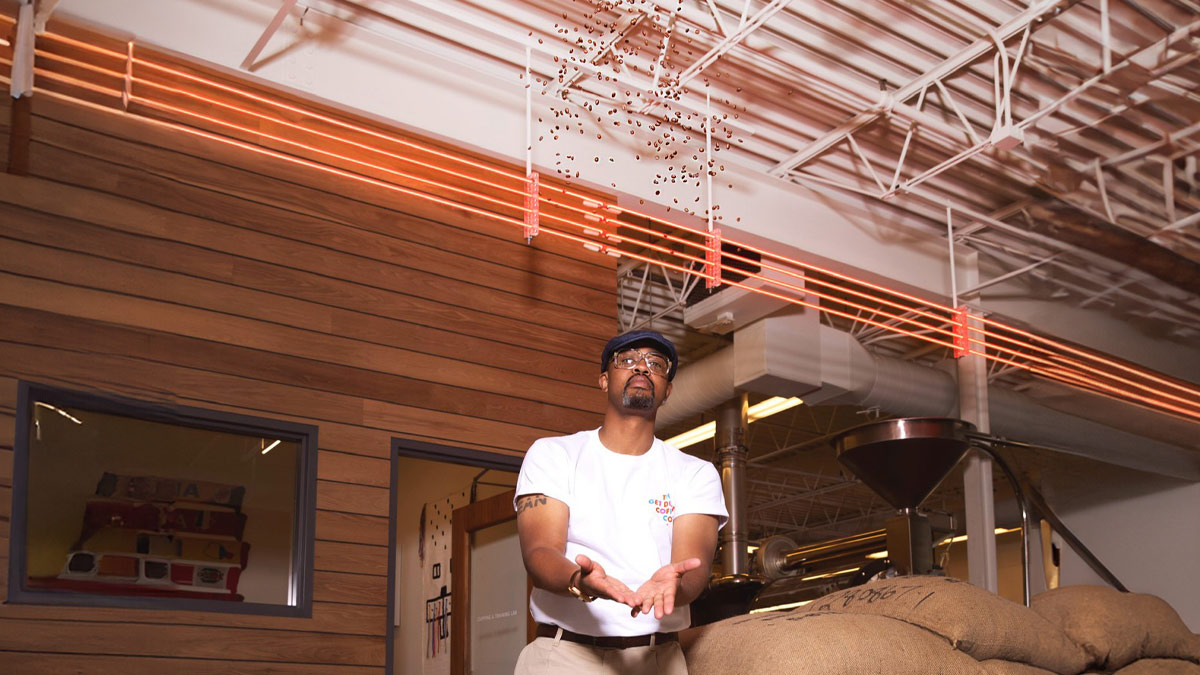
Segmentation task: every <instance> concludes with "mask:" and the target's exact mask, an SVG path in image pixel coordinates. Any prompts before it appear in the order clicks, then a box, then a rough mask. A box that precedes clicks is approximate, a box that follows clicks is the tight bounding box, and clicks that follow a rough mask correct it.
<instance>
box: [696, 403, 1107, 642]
mask: <svg viewBox="0 0 1200 675" xmlns="http://www.w3.org/2000/svg"><path fill="white" fill-rule="evenodd" d="M834 444H835V446H836V448H837V456H838V460H839V461H840V462H841V463H842V465H843V466H845V467H846V468H847V469H849V470H850V471H851V472H852V473H853V474H854V475H855V476H856V477H858V478H859V480H861V481H862V482H863V483H864V484H866V485H867V486H868V487H870V488H871V489H872V490H874V491H875V492H876V493H877V494H879V495H880V496H881V497H882V498H883V499H885V500H886V501H887V502H888V503H889V504H891V505H892V506H893V507H894V508H895V509H896V515H894V516H893V517H892V518H890V519H888V520H887V521H886V523H885V524H884V527H883V528H882V529H878V530H873V531H869V532H863V533H860V534H856V535H852V536H849V537H843V538H841V539H835V540H831V541H825V542H820V543H816V544H809V545H804V546H800V545H797V544H796V543H795V542H794V541H792V540H790V539H788V538H786V537H782V536H775V537H770V538H768V539H766V540H765V541H763V542H761V543H760V546H759V548H758V549H757V551H756V552H755V555H754V561H753V564H752V566H751V567H752V570H751V573H750V574H743V575H738V576H737V577H731V576H727V577H725V578H721V577H718V578H717V579H716V581H715V583H714V584H713V586H712V587H711V588H710V592H709V593H708V594H706V596H707V597H706V598H705V600H707V602H701V603H700V605H699V609H700V615H701V617H700V618H701V620H702V621H703V620H705V619H706V618H707V619H716V618H723V616H729V615H733V614H740V613H744V612H746V611H751V610H754V609H765V608H769V607H787V606H795V605H798V604H801V603H803V602H804V601H806V600H812V599H815V598H818V597H821V596H823V595H826V594H828V593H831V592H833V591H836V590H840V589H842V588H848V587H852V586H856V585H858V584H862V583H865V582H866V581H868V580H870V579H871V578H874V577H876V576H898V575H912V574H939V573H941V572H940V570H938V569H937V568H936V566H935V564H934V563H935V561H934V550H935V547H936V546H937V544H938V543H939V542H941V541H943V540H945V539H947V538H949V537H951V536H953V535H954V534H957V533H958V532H957V529H958V528H956V527H955V523H954V522H952V520H951V519H950V518H948V517H946V516H944V515H942V514H926V513H922V512H921V511H920V510H919V507H920V505H921V503H922V502H923V501H925V499H926V498H927V497H928V496H929V495H930V493H932V492H933V491H934V489H936V488H937V486H938V485H939V484H940V483H941V482H942V480H943V479H944V478H945V477H946V476H947V475H948V474H949V473H950V471H951V470H952V469H953V468H954V467H955V465H957V464H958V463H959V462H960V461H962V459H963V457H964V456H966V454H967V453H968V452H969V451H970V450H972V449H975V450H977V451H979V452H981V453H983V454H984V455H987V456H988V457H990V458H991V459H992V461H993V462H994V464H995V465H996V466H997V467H999V468H1000V470H1001V472H1002V473H1004V475H1005V477H1006V478H1007V480H1008V481H1009V483H1010V484H1011V485H1012V488H1013V492H1014V494H1015V496H1016V501H1017V505H1018V507H1019V510H1020V517H1021V536H1022V540H1021V553H1022V562H1023V571H1024V593H1025V603H1026V604H1028V603H1029V593H1030V590H1029V589H1030V584H1029V574H1030V564H1029V555H1030V553H1029V552H1030V545H1029V537H1030V536H1031V532H1032V530H1033V527H1032V521H1031V518H1030V516H1031V512H1032V511H1033V510H1034V509H1036V511H1037V513H1038V514H1039V515H1040V516H1041V517H1042V518H1044V519H1046V520H1047V521H1048V522H1049V523H1050V525H1051V527H1052V528H1053V529H1054V530H1055V531H1056V532H1058V533H1059V534H1060V535H1061V536H1062V538H1063V540H1064V541H1065V542H1066V543H1067V544H1068V545H1070V546H1071V547H1072V548H1073V549H1074V550H1075V551H1076V552H1077V553H1078V554H1079V555H1080V557H1081V558H1083V559H1084V561H1085V562H1087V563H1088V564H1089V565H1090V566H1091V567H1092V569H1094V570H1095V571H1096V572H1097V573H1098V574H1100V576H1101V577H1103V578H1105V579H1106V580H1108V581H1109V583H1110V584H1112V585H1113V587H1114V588H1118V589H1121V590H1124V586H1123V585H1121V583H1120V581H1118V580H1117V579H1116V577H1115V576H1113V574H1112V573H1111V572H1110V571H1109V570H1108V569H1107V568H1105V567H1104V565H1103V564H1101V563H1100V561H1099V560H1098V559H1096V557H1095V556H1094V555H1093V554H1092V553H1091V552H1090V551H1089V550H1088V549H1087V548H1086V547H1085V546H1084V545H1083V544H1082V542H1080V541H1079V540H1078V538H1077V537H1075V536H1074V534H1073V533H1071V531H1070V530H1069V529H1068V528H1067V527H1066V526H1065V525H1064V524H1063V523H1062V521H1061V520H1060V519H1059V518H1058V517H1057V516H1056V515H1055V514H1054V511H1053V509H1051V508H1050V507H1049V505H1047V504H1046V502H1045V500H1044V499H1042V497H1041V495H1040V494H1039V493H1038V492H1037V490H1036V489H1034V488H1033V487H1032V486H1030V485H1027V484H1025V483H1024V482H1023V481H1021V480H1019V479H1018V476H1017V475H1016V474H1015V473H1014V472H1013V471H1012V469H1011V467H1010V466H1009V464H1008V462H1007V461H1005V460H1004V458H1003V457H1002V456H1001V455H1000V454H998V453H997V452H996V446H998V445H1001V444H1003V445H1008V446H1025V447H1035V446H1027V445H1025V444H1022V443H1016V442H1012V441H1006V440H1002V439H997V438H994V437H991V436H989V435H987V434H982V433H979V432H978V431H977V430H976V428H975V426H974V425H972V424H970V423H969V422H965V421H963V420H959V419H952V418H941V417H917V418H900V419H887V420H879V421H875V422H870V423H867V424H864V425H860V426H858V427H855V428H853V429H850V430H848V431H846V432H844V433H842V434H841V435H839V436H838V437H837V438H836V439H835V440H834ZM931 515H932V517H931ZM884 550H886V556H884V557H880V558H868V557H867V555H868V554H871V553H875V552H880V551H884ZM855 567H857V569H854V568H855Z"/></svg>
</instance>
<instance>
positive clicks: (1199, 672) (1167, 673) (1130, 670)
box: [1113, 659, 1200, 675]
mask: <svg viewBox="0 0 1200 675" xmlns="http://www.w3.org/2000/svg"><path fill="white" fill-rule="evenodd" d="M1113 675H1200V666H1198V665H1196V664H1194V663H1192V662H1191V661H1184V660H1183V659H1140V660H1138V661H1134V662H1133V663H1131V664H1129V665H1127V666H1125V667H1124V668H1122V669H1120V670H1118V671H1116V672H1115V673H1114V674H1113Z"/></svg>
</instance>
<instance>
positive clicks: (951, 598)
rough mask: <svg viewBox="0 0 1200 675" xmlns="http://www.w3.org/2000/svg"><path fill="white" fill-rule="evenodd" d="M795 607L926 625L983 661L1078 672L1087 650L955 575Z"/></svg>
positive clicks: (890, 582)
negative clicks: (878, 616) (869, 615)
mask: <svg viewBox="0 0 1200 675" xmlns="http://www.w3.org/2000/svg"><path fill="white" fill-rule="evenodd" d="M796 611H809V612H839V613H846V614H875V615H880V616H886V617H890V618H893V619H898V620H900V621H906V622H908V623H911V624H914V625H917V626H921V627H922V628H925V629H927V630H930V631H933V632H934V633H937V634H938V635H941V636H942V637H944V638H946V639H947V640H949V641H950V643H951V644H952V645H953V646H954V647H955V648H956V649H959V650H960V651H963V652H965V653H967V654H969V655H971V656H972V657H974V658H975V659H977V660H979V661H985V660H988V659H1003V660H1005V661H1018V662H1020V663H1025V664H1028V665H1031V666H1036V667H1038V668H1044V669H1045V670H1049V671H1052V672H1055V673H1058V674H1059V675H1078V674H1079V673H1081V672H1083V671H1084V670H1085V669H1086V668H1087V667H1088V665H1089V660H1090V659H1089V658H1088V655H1087V653H1086V652H1084V651H1083V649H1082V648H1080V647H1079V646H1078V645H1076V644H1075V643H1074V642H1072V641H1071V639H1070V638H1068V637H1067V635H1066V634H1065V633H1063V631H1062V630H1061V629H1059V628H1058V627H1057V626H1055V625H1052V624H1051V623H1050V622H1048V621H1046V620H1045V619H1043V618H1042V617H1041V616H1039V615H1038V614H1037V613H1035V612H1032V611H1030V609H1029V608H1028V607H1025V606H1024V605H1019V604H1017V603H1015V602H1012V601H1011V600H1006V599H1004V598H1002V597H1000V596H998V595H996V594H995V593H991V592H989V591H987V590H985V589H982V588H979V587H978V586H973V585H971V584H969V583H966V582H965V581H959V580H957V579H952V578H950V577H931V576H912V577H894V578H892V579H883V580H880V581H873V582H870V583H868V584H865V585H863V586H855V587H854V588H849V589H846V590H844V591H837V592H835V593H830V594H829V595H826V596H824V597H822V598H818V599H817V600H814V601H813V602H811V603H810V604H808V605H806V606H805V607H803V608H801V609H798V610H796Z"/></svg>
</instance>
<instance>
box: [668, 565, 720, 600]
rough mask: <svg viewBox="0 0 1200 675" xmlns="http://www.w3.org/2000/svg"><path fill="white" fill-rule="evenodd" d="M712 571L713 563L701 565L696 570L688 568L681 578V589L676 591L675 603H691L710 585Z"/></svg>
mask: <svg viewBox="0 0 1200 675" xmlns="http://www.w3.org/2000/svg"><path fill="white" fill-rule="evenodd" d="M711 573H712V565H711V564H708V565H701V566H700V567H697V568H696V569H694V570H688V571H687V572H684V573H683V576H682V577H680V578H679V590H678V591H676V593H675V604H676V605H678V606H682V605H687V604H691V602H692V601H693V600H695V599H696V598H698V597H700V594H701V593H703V592H704V589H705V588H707V587H708V579H709V575H710V574H711Z"/></svg>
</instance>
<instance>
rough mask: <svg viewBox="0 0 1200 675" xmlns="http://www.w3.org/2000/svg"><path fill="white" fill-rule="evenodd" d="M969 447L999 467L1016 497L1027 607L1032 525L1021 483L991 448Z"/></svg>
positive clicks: (973, 444) (1027, 603)
mask: <svg viewBox="0 0 1200 675" xmlns="http://www.w3.org/2000/svg"><path fill="white" fill-rule="evenodd" d="M971 447H973V448H975V449H977V450H981V451H983V452H984V453H986V454H987V455H988V456H989V457H991V458H992V461H993V462H995V463H996V466H998V467H1000V470H1001V471H1003V472H1004V475H1005V477H1007V478H1008V482H1009V483H1010V484H1012V488H1013V493H1014V494H1015V495H1016V497H1017V506H1019V507H1020V509H1021V572H1022V574H1021V581H1022V584H1023V585H1024V598H1025V606H1026V607H1028V606H1029V593H1030V591H1029V589H1030V583H1029V549H1030V546H1029V537H1030V529H1031V528H1032V523H1031V521H1030V520H1029V505H1028V503H1027V501H1026V499H1025V491H1024V490H1022V489H1021V483H1020V481H1018V480H1017V476H1016V474H1014V473H1013V471H1012V469H1010V468H1009V466H1008V462H1006V461H1004V458H1002V457H1001V456H1000V455H999V454H998V453H997V452H996V451H995V450H994V449H993V448H992V447H991V446H988V445H985V444H983V443H972V444H971Z"/></svg>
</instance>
